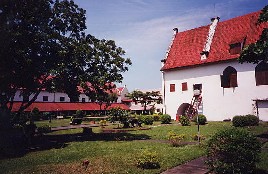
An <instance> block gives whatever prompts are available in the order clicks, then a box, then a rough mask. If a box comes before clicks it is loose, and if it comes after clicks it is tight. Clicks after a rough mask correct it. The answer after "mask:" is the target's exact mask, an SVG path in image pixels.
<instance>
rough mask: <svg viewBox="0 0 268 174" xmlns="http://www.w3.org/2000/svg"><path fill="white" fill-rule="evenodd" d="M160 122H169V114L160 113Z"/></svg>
mask: <svg viewBox="0 0 268 174" xmlns="http://www.w3.org/2000/svg"><path fill="white" fill-rule="evenodd" d="M160 121H161V124H170V122H171V116H170V115H168V114H164V115H160Z"/></svg>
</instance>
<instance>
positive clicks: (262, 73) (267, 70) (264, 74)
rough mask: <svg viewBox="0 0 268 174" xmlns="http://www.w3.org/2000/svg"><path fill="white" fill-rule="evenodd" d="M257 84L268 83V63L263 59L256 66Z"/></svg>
mask: <svg viewBox="0 0 268 174" xmlns="http://www.w3.org/2000/svg"><path fill="white" fill-rule="evenodd" d="M255 79H256V85H257V86H259V85H268V63H267V62H264V61H262V62H261V63H259V64H258V65H257V66H256V68H255Z"/></svg>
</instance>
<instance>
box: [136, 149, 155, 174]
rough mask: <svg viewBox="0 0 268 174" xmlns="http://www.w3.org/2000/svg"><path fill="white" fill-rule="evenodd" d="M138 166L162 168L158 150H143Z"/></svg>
mask: <svg viewBox="0 0 268 174" xmlns="http://www.w3.org/2000/svg"><path fill="white" fill-rule="evenodd" d="M137 166H138V167H140V168H142V169H157V168H160V164H159V159H158V156H157V153H156V152H150V151H148V150H144V151H142V153H141V154H140V157H139V158H138V160H137Z"/></svg>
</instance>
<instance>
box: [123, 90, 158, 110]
mask: <svg viewBox="0 0 268 174" xmlns="http://www.w3.org/2000/svg"><path fill="white" fill-rule="evenodd" d="M126 96H127V97H128V98H130V99H132V100H133V101H134V102H135V103H140V104H141V105H142V106H143V108H144V110H143V112H144V114H145V113H146V108H147V106H148V105H149V104H151V103H152V102H157V103H162V98H161V95H160V92H159V91H152V92H142V91H139V90H134V91H133V92H131V93H128V94H127V95H126Z"/></svg>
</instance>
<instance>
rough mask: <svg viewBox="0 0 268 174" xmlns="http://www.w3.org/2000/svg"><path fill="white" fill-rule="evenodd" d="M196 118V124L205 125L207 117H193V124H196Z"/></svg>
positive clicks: (200, 115)
mask: <svg viewBox="0 0 268 174" xmlns="http://www.w3.org/2000/svg"><path fill="white" fill-rule="evenodd" d="M197 116H198V122H199V124H200V125H205V124H206V122H207V117H206V116H205V115H202V114H199V115H196V116H194V117H193V122H195V123H196V124H197V123H198V122H197Z"/></svg>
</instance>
